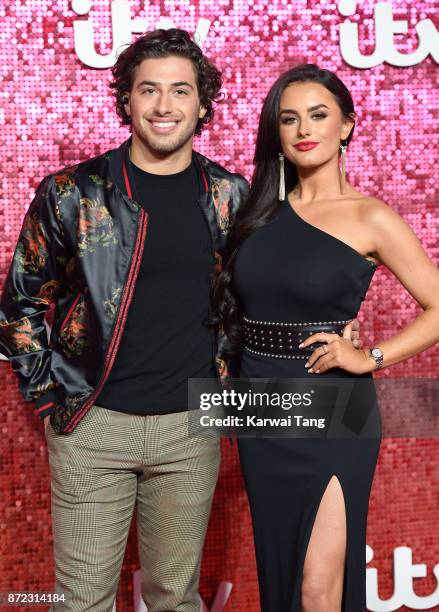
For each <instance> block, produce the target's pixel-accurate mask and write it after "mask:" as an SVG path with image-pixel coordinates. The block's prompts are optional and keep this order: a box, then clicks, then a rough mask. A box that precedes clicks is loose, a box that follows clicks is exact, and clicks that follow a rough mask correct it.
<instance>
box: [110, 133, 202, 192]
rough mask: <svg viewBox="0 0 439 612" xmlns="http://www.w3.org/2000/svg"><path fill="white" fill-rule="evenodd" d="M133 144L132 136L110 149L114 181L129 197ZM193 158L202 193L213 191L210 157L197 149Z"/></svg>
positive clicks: (193, 153) (111, 170)
mask: <svg viewBox="0 0 439 612" xmlns="http://www.w3.org/2000/svg"><path fill="white" fill-rule="evenodd" d="M130 145H131V137H130V138H128V140H125V142H123V143H122V144H121V145H120V147H118V148H117V149H113V150H112V151H110V172H111V176H112V178H113V181H114V182H115V184H116V185H117V187H118V188H119V190H120V191H121V192H122V193H123V194H124V195H125V196H127V197H130V198H132V195H129V194H128V189H127V180H126V174H127V175H128V179H129V180H130V181H131V182H132V178H131V172H130V164H129V159H130V156H129V149H130ZM192 159H193V160H194V161H195V162H196V163H195V167H196V169H197V173H198V178H199V182H200V194H207V193H209V192H210V191H211V183H212V179H211V177H210V175H209V171H208V159H207V158H206V157H204V155H201V154H200V153H197V152H196V151H193V152H192ZM124 167H125V170H126V174H125V172H124Z"/></svg>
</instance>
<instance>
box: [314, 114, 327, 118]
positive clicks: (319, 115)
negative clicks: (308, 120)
mask: <svg viewBox="0 0 439 612" xmlns="http://www.w3.org/2000/svg"><path fill="white" fill-rule="evenodd" d="M325 117H327V115H325V113H316V114H315V115H313V116H312V118H313V119H324V118H325Z"/></svg>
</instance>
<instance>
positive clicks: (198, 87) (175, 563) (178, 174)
mask: <svg viewBox="0 0 439 612" xmlns="http://www.w3.org/2000/svg"><path fill="white" fill-rule="evenodd" d="M113 76H114V81H113V83H112V85H111V87H112V88H113V89H114V92H115V97H116V103H117V112H118V114H119V115H120V117H121V119H122V122H123V123H124V124H129V125H130V126H131V131H132V137H131V139H130V140H129V141H127V142H125V143H123V144H122V146H121V147H120V148H119V149H116V150H112V151H109V152H108V153H106V154H105V155H101V156H99V157H97V158H94V159H91V160H88V161H85V162H83V163H81V164H79V165H77V166H75V167H73V168H67V169H64V170H62V171H61V172H57V173H55V174H53V175H51V176H48V177H47V178H46V179H44V181H43V182H42V184H41V185H40V187H39V189H38V191H37V194H36V197H35V199H34V201H33V202H32V204H31V207H30V209H29V211H28V213H27V215H26V218H25V221H24V225H23V228H22V231H21V234H20V237H19V241H18V245H17V249H16V252H15V256H14V259H13V262H12V265H11V269H10V272H9V275H8V279H7V282H6V286H5V291H4V295H3V299H2V312H1V317H0V318H1V323H0V347H1V351H2V352H4V353H5V354H6V355H7V356H8V358H9V359H10V361H11V362H12V365H13V368H14V370H15V372H16V373H17V374H18V376H19V379H20V386H21V390H22V392H23V394H24V397H25V399H26V400H34V401H36V406H37V407H36V412H37V414H39V415H40V417H42V418H43V419H44V421H45V428H46V437H47V443H48V449H49V459H50V465H51V480H52V519H53V534H54V553H55V562H56V582H57V584H56V591H57V592H58V593H63V594H65V599H66V602H65V604H64V605H56V606H55V608H56V609H58V608H61V609H68V610H99V611H102V610H111V608H112V606H113V602H114V598H115V594H116V590H117V584H118V579H119V574H120V569H121V565H122V560H123V556H124V551H125V546H126V540H127V536H128V530H129V525H130V522H131V518H132V514H133V510H134V505H135V503H136V502H137V509H138V532H139V554H140V560H141V567H142V595H143V598H144V600H145V603H146V604H147V606H148V610H149V612H158V611H165V610H166V611H170V610H179V611H180V610H181V611H184V612H195V611H198V610H199V609H200V598H199V595H198V579H199V568H200V560H201V551H202V547H203V542H204V537H205V532H206V528H207V522H208V517H209V512H210V507H211V501H212V496H213V491H214V487H215V483H216V479H217V472H218V466H219V441H218V440H217V439H216V440H215V439H200V438H195V437H189V436H188V430H187V410H188V406H187V379H188V378H190V377H198V378H209V377H216V376H217V371H216V369H215V365H214V364H215V352H216V339H215V337H214V335H213V333H212V331H211V330H210V328H209V327H208V326H207V320H208V315H209V306H208V304H209V291H210V286H211V279H212V275H213V272H214V269H215V265H217V264H218V263H220V261H221V253H222V250H223V248H224V244H225V238H226V235H227V231H228V229H229V226H230V222H231V220H232V218H233V216H234V213H235V211H236V209H237V208H238V206H239V204H240V203H241V201H242V200H243V198H244V196H245V194H246V190H247V184H246V182H245V180H244V179H243V178H242V177H241V176H239V175H234V174H231V173H229V172H227V171H226V170H225V169H224V168H222V167H221V166H219V165H218V164H216V163H214V162H212V161H210V160H208V159H207V158H205V157H204V156H202V155H200V154H198V153H195V152H193V149H192V144H193V139H194V136H195V134H199V133H200V132H201V130H202V128H203V126H204V125H205V124H206V123H208V122H209V121H210V119H211V118H212V116H213V104H214V102H215V99H216V98H218V95H219V91H220V87H221V76H220V73H219V72H218V70H217V69H216V68H215V67H214V66H213V65H212V64H210V63H209V62H208V60H207V59H206V58H205V57H204V56H203V55H202V52H201V50H200V49H199V47H198V46H197V45H196V44H195V43H194V42H193V41H192V40H191V39H190V37H189V35H188V34H187V33H186V32H184V31H182V30H177V29H172V30H168V31H165V30H157V31H155V32H152V33H149V34H147V35H145V36H143V37H141V38H139V39H138V40H137V41H136V42H135V43H134V44H132V45H131V46H129V47H128V48H127V49H126V50H124V52H123V53H122V54H121V55H120V57H119V59H118V61H117V63H116V65H115V66H114V68H113ZM51 304H54V318H53V327H52V330H51V334H50V341H48V339H47V333H46V328H45V324H44V319H45V315H46V314H47V312H48V309H49V307H50V305H51ZM49 419H50V424H49Z"/></svg>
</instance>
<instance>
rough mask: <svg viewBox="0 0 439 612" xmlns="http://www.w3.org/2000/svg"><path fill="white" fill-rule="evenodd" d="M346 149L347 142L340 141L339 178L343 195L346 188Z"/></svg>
mask: <svg viewBox="0 0 439 612" xmlns="http://www.w3.org/2000/svg"><path fill="white" fill-rule="evenodd" d="M347 148H348V143H347V140H342V142H341V143H340V154H341V177H340V189H341V192H342V193H344V190H345V188H346V151H347Z"/></svg>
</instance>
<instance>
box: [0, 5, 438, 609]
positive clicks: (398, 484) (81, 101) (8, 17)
mask: <svg viewBox="0 0 439 612" xmlns="http://www.w3.org/2000/svg"><path fill="white" fill-rule="evenodd" d="M79 4H81V5H82V6H83V7H85V9H87V8H88V7H87V6H86V4H87V2H85V3H84V1H81V2H79V0H78V4H77V6H79ZM89 4H90V10H89V11H88V13H87V14H85V15H84V16H83V17H78V15H77V14H76V13H75V12H74V11H73V10H72V3H71V2H69V1H67V0H64V1H56V0H46V1H44V2H41V1H40V0H28V1H26V2H22V1H18V0H11V1H10V2H5V0H3V1H2V2H1V3H0V17H1V20H0V31H1V33H2V38H3V40H4V42H3V45H2V49H1V58H2V62H1V66H0V68H1V71H2V77H3V83H2V87H1V89H0V97H1V99H2V102H3V103H2V110H1V111H0V112H1V125H2V133H3V137H2V145H3V155H2V165H1V170H0V171H1V178H2V180H1V189H2V192H3V194H2V195H3V198H2V204H1V208H0V219H1V222H0V236H1V245H2V249H1V253H0V277H1V278H0V280H1V281H3V279H4V276H5V274H6V271H7V267H8V265H9V261H10V258H11V254H12V250H13V248H14V246H15V242H16V239H17V235H18V231H19V228H20V225H21V222H22V219H23V215H24V213H25V211H26V209H27V207H28V205H29V202H30V200H31V198H32V196H33V193H34V189H35V187H36V185H37V184H38V182H39V181H40V180H41V178H42V177H43V176H44V175H45V174H47V173H49V172H51V171H53V170H55V169H58V168H61V167H63V166H65V165H69V164H72V163H76V162H78V161H80V160H83V159H85V158H87V157H89V156H92V155H95V154H98V153H99V152H103V151H105V150H107V149H109V148H112V147H114V146H116V145H118V144H119V143H120V142H121V141H122V140H123V139H125V138H126V137H127V135H128V132H127V130H126V128H121V127H120V126H119V124H118V120H117V117H116V114H115V111H114V103H113V100H112V98H111V97H110V95H109V93H108V80H109V70H108V69H94V68H90V67H87V66H85V65H84V64H83V63H81V62H80V61H79V59H78V57H77V55H76V53H75V48H74V41H73V25H74V21H75V20H78V19H85V20H87V19H89V20H90V22H91V23H92V25H93V36H94V41H95V48H96V51H97V52H98V53H100V54H103V55H104V54H106V53H108V52H109V51H110V50H111V47H112V40H113V39H112V35H113V33H112V29H111V21H110V8H111V2H110V1H109V0H94V1H93V2H89ZM351 4H352V3H351ZM359 4H360V7H359V8H358V9H357V11H356V13H355V15H354V16H353V17H351V18H350V19H351V20H352V21H353V22H356V23H358V24H359V27H360V50H361V52H362V53H364V54H367V53H371V52H372V51H373V50H374V46H375V38H374V36H375V30H374V27H373V20H372V15H373V6H374V4H376V3H374V2H373V1H371V0H365V1H364V2H361V3H359ZM389 4H390V3H389ZM391 4H392V7H393V13H394V17H395V19H405V20H407V21H408V25H409V32H408V34H407V35H399V36H396V37H395V47H396V48H397V49H398V50H399V51H401V52H404V53H409V52H413V51H414V50H415V49H416V47H417V45H418V40H417V37H416V34H415V25H416V24H417V23H418V22H419V21H421V20H423V19H426V18H430V19H432V20H434V16H435V9H436V11H437V8H438V6H437V2H435V0H425V1H421V0H418V1H413V2H408V1H403V0H395V1H393V2H392V3H391ZM129 6H130V10H131V15H132V17H133V18H136V17H140V18H143V19H145V22H146V24H147V29H153V28H154V27H155V25H156V24H157V23H158V21H159V19H160V18H163V17H167V18H169V19H171V20H172V21H173V23H174V24H175V25H176V26H178V27H182V28H185V29H188V30H189V31H191V32H194V31H195V30H196V28H197V24H198V21H199V19H200V18H204V19H207V20H210V22H211V24H210V27H209V29H208V33H207V37H206V40H205V43H204V50H205V52H206V53H207V54H208V55H209V56H210V57H211V58H212V59H213V60H214V61H215V62H216V64H217V65H218V67H220V68H221V69H222V71H223V74H224V81H225V87H224V90H225V93H226V99H225V101H224V103H223V104H221V106H220V107H219V108H218V110H217V114H216V117H215V120H214V122H213V124H212V125H211V126H210V127H209V129H207V130H206V131H205V133H204V134H203V135H202V137H200V138H199V139H198V141H197V143H196V146H197V149H198V150H200V151H201V152H202V153H204V154H206V155H208V156H210V157H213V158H214V159H216V160H218V161H219V162H220V163H222V164H224V165H226V166H227V167H228V168H230V169H231V170H235V171H239V172H242V173H243V174H244V175H246V176H247V177H249V176H250V174H251V170H252V166H251V158H252V152H253V147H254V138H255V132H256V128H257V123H258V116H259V112H260V108H261V102H262V99H263V98H264V96H265V94H266V92H267V91H268V89H269V87H270V85H271V83H272V82H273V80H274V79H275V77H276V75H278V74H279V73H280V72H281V71H283V70H285V69H287V68H289V67H291V66H292V65H294V64H296V63H298V62H302V61H308V62H311V61H312V62H316V63H318V64H319V65H320V66H322V67H325V68H329V69H332V70H335V71H336V72H337V74H338V75H339V76H340V77H341V78H342V79H343V80H344V81H345V83H346V84H347V86H348V87H349V88H350V90H351V92H352V95H353V97H354V100H355V103H356V107H357V111H358V115H359V120H358V124H357V128H356V130H355V137H354V140H353V142H352V144H351V146H350V147H349V155H348V172H349V176H350V180H351V181H352V182H353V183H354V184H355V185H356V186H357V187H358V188H359V189H360V190H362V191H363V192H366V193H369V194H373V195H375V196H378V197H380V198H382V199H384V200H385V201H386V202H387V203H388V204H389V205H390V206H392V207H393V208H394V209H395V210H397V211H398V212H399V213H400V214H402V215H403V216H404V218H405V219H406V220H407V221H408V222H409V223H410V225H411V226H412V227H413V229H414V230H415V232H416V233H417V235H418V236H419V238H420V239H421V241H422V243H423V245H424V247H425V248H426V249H427V251H428V252H429V254H430V256H431V257H432V258H436V259H437V256H438V243H437V234H436V233H435V224H437V217H436V216H435V214H436V213H435V196H436V193H435V187H436V183H437V172H436V165H435V159H434V151H435V148H436V147H437V131H436V123H435V122H436V121H437V116H438V111H439V90H438V88H437V80H436V79H437V72H436V68H437V67H436V64H435V62H434V61H433V59H432V58H431V57H427V58H426V59H423V60H422V61H420V62H419V63H417V64H416V65H414V66H412V67H406V68H403V67H397V66H392V65H389V64H385V63H384V64H383V63H381V64H379V65H377V66H376V67H373V68H371V69H365V70H363V69H358V68H353V67H351V66H349V65H347V64H346V63H345V62H344V61H343V59H342V57H341V55H340V44H339V43H340V41H339V38H340V34H339V26H340V23H341V22H343V21H344V17H342V16H341V15H340V12H339V10H338V5H337V3H336V2H334V1H333V0H316V1H315V2H306V1H304V0H292V1H291V2H288V1H287V0H255V1H254V2H253V3H250V2H244V1H240V0H215V2H213V1H212V0H201V1H196V0H182V1H180V2H173V1H172V2H171V1H168V0H161V1H160V0H153V1H151V2H148V1H145V2H144V1H141V0H132V1H131V2H129ZM436 163H437V162H436ZM417 311H418V309H417V307H416V305H415V304H414V302H413V300H412V299H411V298H410V296H409V295H408V294H407V292H406V291H405V290H404V289H403V288H402V287H401V286H400V285H399V284H398V282H397V281H396V280H395V279H394V278H393V277H392V276H391V275H390V274H389V273H387V272H384V271H379V272H378V273H377V274H376V276H375V279H374V281H373V284H372V287H371V289H370V291H369V294H368V299H367V302H366V303H365V305H364V307H363V309H362V314H361V318H362V321H363V334H364V336H365V338H366V341H367V339H368V338H371V339H372V338H375V339H379V338H385V337H387V336H389V335H390V334H392V333H393V332H394V331H395V329H396V328H398V327H399V326H401V325H403V324H404V323H405V322H406V321H408V320H410V319H411V318H412V317H413V316H414V315H415V314H416V312H417ZM437 357H438V351H437V349H432V350H430V351H427V352H426V353H424V354H423V355H422V356H419V357H417V358H415V359H411V360H410V361H409V362H407V363H405V364H404V365H400V366H397V367H395V368H393V370H392V376H397V377H406V376H413V377H434V376H435V375H437ZM434 363H436V369H435V366H434ZM0 368H1V374H2V376H1V383H0V389H1V396H2V398H3V410H2V416H1V425H0V426H1V433H2V437H1V441H0V449H1V458H2V459H1V461H2V472H1V476H0V479H1V480H0V491H1V495H0V508H1V515H0V534H1V535H0V550H1V561H0V563H1V570H0V591H9V590H16V591H23V590H28V591H44V590H46V591H49V590H51V589H52V575H53V564H52V555H51V526H50V510H49V503H50V492H49V476H48V468H47V452H46V448H45V442H44V437H43V434H42V426H41V424H40V423H39V422H38V421H37V420H36V419H35V418H34V417H33V416H32V414H31V411H30V409H29V406H27V405H25V404H24V403H23V402H22V400H21V399H20V397H19V394H18V391H17V388H16V383H15V379H14V377H13V375H12V373H11V372H10V367H9V365H8V364H7V363H5V362H2V363H0ZM388 375H389V372H388V371H386V372H385V373H384V376H388ZM397 408H398V407H397V406H395V409H397ZM438 450H439V442H438V441H437V440H433V439H428V438H424V439H414V438H412V439H387V440H385V441H384V443H383V445H382V450H381V455H380V461H379V465H378V469H377V473H376V477H375V482H374V487H373V492H372V498H371V506H370V518H369V529H368V543H369V545H370V546H372V548H373V550H374V553H375V556H374V560H373V562H372V563H371V564H370V565H371V566H372V567H377V568H378V569H379V588H380V597H381V598H382V599H385V598H387V597H389V596H390V595H391V594H392V592H393V581H392V553H393V549H394V548H395V547H396V546H408V547H410V548H411V549H412V551H413V557H414V562H417V563H425V564H426V565H427V568H428V576H427V577H426V578H417V579H415V584H416V587H415V588H416V593H417V594H418V595H419V596H421V595H424V596H426V595H429V594H431V593H432V592H433V591H434V589H435V588H436V579H435V578H434V576H433V574H432V568H433V566H434V565H435V563H437V562H439V545H438V541H437V518H438V517H437V508H438V482H437V481H438V472H437V464H438V461H437V459H438ZM223 451H224V452H223V466H222V472H221V476H220V480H219V485H218V489H217V493H216V497H215V502H214V508H213V513H212V520H211V524H210V527H209V533H208V538H207V543H206V550H205V557H204V561H203V571H202V576H203V577H202V594H203V597H204V599H205V600H206V603H208V602H211V601H212V598H213V596H214V594H215V592H216V589H217V586H218V584H219V583H220V582H221V581H222V580H227V581H230V582H232V583H233V591H232V595H231V597H230V599H229V602H228V604H227V610H235V611H238V612H247V611H251V612H253V611H255V612H256V611H257V610H258V609H259V606H258V598H257V587H256V578H255V564H254V553H253V548H252V541H251V527H250V520H249V515H248V509H247V502H246V498H245V493H244V490H243V486H242V481H241V477H240V474H239V468H238V466H237V458H236V453H235V450H234V449H233V448H231V447H229V446H228V445H224V448H223ZM137 567H138V564H137V555H136V549H135V538H134V529H133V530H132V532H131V534H130V539H129V546H128V550H127V555H126V558H125V563H124V567H123V572H122V577H121V583H120V588H119V594H118V599H117V608H118V610H121V611H124V610H132V609H133V604H132V599H133V583H132V572H133V571H134V570H135V569H137ZM22 609H25V607H23V608H22ZM219 609H221V608H219ZM393 609H396V608H393ZM398 609H408V608H404V607H403V608H398ZM352 612H354V611H352ZM355 612H356V611H355Z"/></svg>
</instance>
